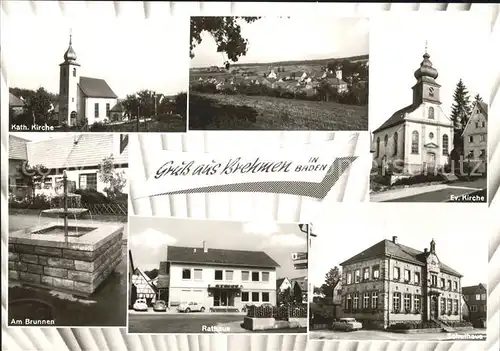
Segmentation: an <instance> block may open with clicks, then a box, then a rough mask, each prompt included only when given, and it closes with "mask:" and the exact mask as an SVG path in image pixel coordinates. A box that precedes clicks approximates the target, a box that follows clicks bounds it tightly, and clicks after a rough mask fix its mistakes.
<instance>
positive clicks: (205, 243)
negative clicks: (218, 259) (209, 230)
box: [203, 240, 208, 253]
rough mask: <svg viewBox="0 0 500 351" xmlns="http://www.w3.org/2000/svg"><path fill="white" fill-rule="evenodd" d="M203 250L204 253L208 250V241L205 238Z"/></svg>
mask: <svg viewBox="0 0 500 351" xmlns="http://www.w3.org/2000/svg"><path fill="white" fill-rule="evenodd" d="M203 252H204V253H207V252H208V247H207V242H206V241H205V240H203Z"/></svg>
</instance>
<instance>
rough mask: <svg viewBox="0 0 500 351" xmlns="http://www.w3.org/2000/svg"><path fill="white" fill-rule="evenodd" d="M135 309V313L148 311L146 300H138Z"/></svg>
mask: <svg viewBox="0 0 500 351" xmlns="http://www.w3.org/2000/svg"><path fill="white" fill-rule="evenodd" d="M133 308H134V310H135V311H147V310H148V303H147V302H146V299H137V300H135V303H134V306H133Z"/></svg>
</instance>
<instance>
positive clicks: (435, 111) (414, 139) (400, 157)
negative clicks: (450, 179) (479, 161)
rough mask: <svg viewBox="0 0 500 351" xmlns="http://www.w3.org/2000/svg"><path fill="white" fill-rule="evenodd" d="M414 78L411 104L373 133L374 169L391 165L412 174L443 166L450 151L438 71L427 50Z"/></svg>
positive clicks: (449, 126) (450, 132)
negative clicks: (375, 166)
mask: <svg viewBox="0 0 500 351" xmlns="http://www.w3.org/2000/svg"><path fill="white" fill-rule="evenodd" d="M414 76H415V79H416V80H417V81H416V83H415V85H414V86H413V87H412V89H413V99H412V100H413V101H412V103H411V104H410V105H408V106H406V107H404V108H402V109H400V110H398V111H396V112H395V113H394V114H393V115H392V116H391V117H390V118H389V119H387V120H386V121H385V122H384V123H383V124H382V125H381V126H379V127H378V128H377V129H375V130H374V131H373V142H374V145H373V149H372V151H373V152H374V160H375V161H376V162H377V165H378V166H382V167H385V166H386V165H387V164H391V163H392V164H394V165H395V166H397V167H399V168H400V169H401V167H404V170H405V171H406V172H409V173H412V174H416V173H421V172H422V171H423V170H428V171H433V170H435V169H436V168H440V167H443V166H445V165H446V164H447V163H448V162H449V154H450V152H451V149H452V148H453V123H452V121H451V120H450V118H448V117H447V116H446V115H445V113H444V111H443V109H442V108H441V100H440V91H439V90H440V88H441V85H439V84H438V83H437V81H436V79H437V77H438V71H437V70H436V69H435V68H434V67H433V66H432V62H431V61H430V55H429V54H428V53H427V48H426V50H425V54H424V55H423V61H422V62H421V63H420V67H419V68H418V69H417V70H416V71H415V73H414Z"/></svg>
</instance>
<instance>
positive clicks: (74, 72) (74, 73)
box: [73, 68, 76, 77]
mask: <svg viewBox="0 0 500 351" xmlns="http://www.w3.org/2000/svg"><path fill="white" fill-rule="evenodd" d="M73 77H76V68H73Z"/></svg>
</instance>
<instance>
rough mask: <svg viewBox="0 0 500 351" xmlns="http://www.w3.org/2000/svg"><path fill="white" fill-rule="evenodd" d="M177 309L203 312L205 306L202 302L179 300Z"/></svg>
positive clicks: (187, 311)
mask: <svg viewBox="0 0 500 351" xmlns="http://www.w3.org/2000/svg"><path fill="white" fill-rule="evenodd" d="M177 311H179V312H185V313H189V312H205V307H203V305H202V304H200V303H198V302H194V301H189V302H181V303H180V304H179V306H177Z"/></svg>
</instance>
